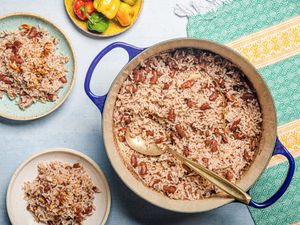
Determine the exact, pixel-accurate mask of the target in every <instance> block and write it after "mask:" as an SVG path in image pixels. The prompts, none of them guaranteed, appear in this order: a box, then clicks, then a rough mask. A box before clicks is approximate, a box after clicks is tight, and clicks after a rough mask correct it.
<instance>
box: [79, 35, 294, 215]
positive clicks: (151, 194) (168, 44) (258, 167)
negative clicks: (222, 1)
mask: <svg viewBox="0 0 300 225" xmlns="http://www.w3.org/2000/svg"><path fill="white" fill-rule="evenodd" d="M115 48H122V49H124V50H126V51H127V53H128V56H129V62H128V63H127V64H126V65H125V67H124V68H123V69H122V70H121V71H120V73H119V74H118V75H117V76H116V78H115V80H114V82H113V84H112V86H111V88H110V91H109V92H108V94H106V95H103V96H97V95H95V94H93V92H92V91H91V90H90V82H91V77H92V74H93V72H94V69H95V67H96V66H97V64H98V63H99V61H100V60H101V59H102V58H103V57H104V56H105V55H106V54H107V53H108V52H110V51H111V50H112V49H115ZM176 48H195V49H203V50H208V51H211V52H214V53H216V54H219V55H221V56H222V57H224V58H226V59H228V60H230V61H231V62H233V63H234V64H236V65H237V66H238V67H239V68H240V69H241V70H242V71H243V72H244V74H245V75H246V76H247V78H248V79H249V81H250V82H251V83H252V85H253V87H254V89H255V90H256V93H257V97H258V100H259V103H260V106H261V109H262V114H263V123H262V127H263V132H262V137H261V141H260V144H259V146H258V149H257V153H256V156H255V159H254V161H253V163H252V164H251V166H250V168H249V169H248V170H247V171H246V172H245V174H244V175H243V176H242V178H241V179H240V180H238V181H237V185H238V186H239V187H241V188H242V189H243V190H245V191H248V190H249V189H250V188H251V186H252V185H253V184H254V183H255V182H256V181H257V179H258V178H259V177H260V175H261V174H262V172H263V171H264V170H265V169H266V167H267V165H268V163H269V161H270V159H271V157H272V156H274V155H283V156H284V157H286V158H287V160H288V163H289V169H288V172H287V176H286V178H285V180H284V181H283V184H282V186H281V187H280V188H279V190H278V191H277V192H276V193H275V194H274V195H273V196H271V197H270V198H269V199H268V200H266V201H264V202H261V203H258V202H255V201H254V200H253V199H251V200H250V201H249V203H248V205H250V206H252V207H255V208H266V207H268V206H270V205H272V204H273V203H274V202H276V201H277V200H278V199H279V198H280V197H281V196H282V195H283V194H284V193H285V191H286V190H287V188H288V186H289V184H290V182H291V180H292V177H293V174H294V171H295V162H294V159H293V157H292V155H291V154H290V153H289V152H288V151H287V149H286V148H285V147H284V146H283V145H282V143H281V142H280V141H279V139H278V138H277V123H276V110H275V106H274V101H273V98H272V96H271V94H270V91H269V89H268V87H267V86H266V84H265V82H264V81H263V79H262V78H261V76H260V75H259V73H258V72H257V70H256V69H255V68H254V67H253V66H252V65H251V64H250V63H249V62H248V61H247V60H246V59H244V58H243V57H242V56H241V55H239V54H238V53H236V52H235V51H233V50H232V49H230V48H228V47H226V46H224V45H220V44H217V43H213V42H210V41H207V40H200V39H175V40H169V41H165V42H161V43H159V44H156V45H154V46H152V47H150V48H137V47H134V46H132V45H129V44H126V43H121V42H116V43H113V44H111V45H109V46H107V47H106V48H105V49H103V50H102V51H101V52H100V53H99V54H98V55H97V56H96V58H95V59H94V60H93V62H92V63H91V65H90V67H89V69H88V72H87V75H86V79H85V91H86V93H87V95H88V96H89V98H90V99H91V100H92V102H93V103H94V104H95V105H96V106H97V107H98V109H99V110H100V112H101V113H102V126H103V138H104V143H105V147H106V152H107V155H108V158H109V160H110V162H111V164H112V166H113V168H114V169H115V171H116V173H117V174H118V175H119V177H120V178H121V179H122V180H123V182H124V183H125V184H126V185H127V186H128V187H129V188H130V189H131V190H132V191H134V192H135V193H136V194H137V195H139V196H140V197H142V198H144V199H145V200H147V201H148V202H150V203H152V204H154V205H157V206H159V207H162V208H165V209H168V210H172V211H177V212H202V211H207V210H211V209H214V208H217V207H220V206H222V205H225V204H228V203H230V202H232V201H234V199H232V198H229V197H224V196H214V197H211V198H207V199H201V200H193V201H189V200H173V199H170V198H168V197H167V196H165V195H163V194H161V193H158V192H156V191H154V190H152V189H150V188H148V187H146V186H145V185H143V184H142V183H141V182H140V181H138V180H137V179H136V178H135V177H134V176H133V175H132V174H131V172H130V171H129V170H128V169H127V168H126V166H125V164H124V163H123V161H122V158H121V156H120V154H119V148H120V146H119V145H118V142H117V141H116V139H115V137H114V134H113V109H114V104H115V101H116V98H117V94H118V92H119V90H120V88H121V86H122V84H123V82H124V81H125V80H126V78H127V76H128V75H129V74H130V72H131V71H132V70H133V69H134V68H135V67H136V66H137V65H138V64H139V63H140V62H142V61H144V60H145V59H147V58H149V57H151V56H153V55H157V54H159V53H160V52H163V51H167V50H171V49H176Z"/></svg>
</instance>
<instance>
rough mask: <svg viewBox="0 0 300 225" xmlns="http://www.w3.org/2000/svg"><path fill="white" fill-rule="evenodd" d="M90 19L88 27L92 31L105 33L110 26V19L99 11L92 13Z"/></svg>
mask: <svg viewBox="0 0 300 225" xmlns="http://www.w3.org/2000/svg"><path fill="white" fill-rule="evenodd" d="M88 19H89V20H88V22H87V27H88V29H89V30H90V31H96V32H99V33H103V32H104V31H106V30H107V28H108V26H109V19H107V18H106V17H104V16H103V15H101V14H99V13H96V12H94V13H92V15H91V16H90V17H89V18H88Z"/></svg>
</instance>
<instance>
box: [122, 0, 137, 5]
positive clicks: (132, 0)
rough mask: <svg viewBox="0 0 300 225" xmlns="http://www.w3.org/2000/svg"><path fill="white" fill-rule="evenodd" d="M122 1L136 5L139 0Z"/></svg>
mask: <svg viewBox="0 0 300 225" xmlns="http://www.w3.org/2000/svg"><path fill="white" fill-rule="evenodd" d="M122 1H123V2H125V3H127V4H128V5H131V6H133V5H135V3H136V2H137V0H122Z"/></svg>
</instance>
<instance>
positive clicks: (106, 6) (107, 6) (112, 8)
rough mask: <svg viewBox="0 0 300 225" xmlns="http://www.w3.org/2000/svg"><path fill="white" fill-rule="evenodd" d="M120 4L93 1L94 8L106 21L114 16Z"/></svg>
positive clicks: (118, 2)
mask: <svg viewBox="0 0 300 225" xmlns="http://www.w3.org/2000/svg"><path fill="white" fill-rule="evenodd" d="M120 3H121V1H120V0H95V1H94V8H95V9H96V10H97V11H98V12H100V13H102V14H103V15H104V16H105V17H107V18H108V19H112V18H114V17H115V16H116V14H117V12H118V9H119V6H120Z"/></svg>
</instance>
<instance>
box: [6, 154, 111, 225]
mask: <svg viewBox="0 0 300 225" xmlns="http://www.w3.org/2000/svg"><path fill="white" fill-rule="evenodd" d="M6 204H7V211H8V215H9V218H10V221H11V222H12V224H14V225H23V224H46V225H54V224H62V225H102V224H105V222H106V220H107V218H108V215H109V211H110V204H111V196H110V190H109V186H108V183H107V181H106V178H105V176H104V174H103V172H102V171H101V170H100V168H99V167H98V166H97V164H96V163H95V162H94V161H93V160H91V159H90V158H88V157H87V156H85V155H84V154H82V153H80V152H77V151H74V150H70V149H65V148H55V149H49V150H45V151H42V152H41V153H38V154H36V155H34V156H32V157H30V159H28V160H26V161H25V162H24V163H22V165H20V167H19V168H18V169H17V171H16V172H15V174H14V175H13V177H12V179H11V181H10V184H9V187H8V191H7V202H6Z"/></svg>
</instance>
